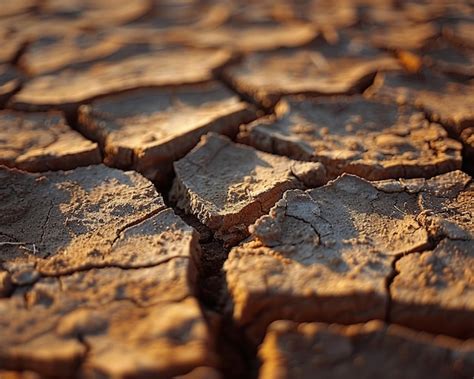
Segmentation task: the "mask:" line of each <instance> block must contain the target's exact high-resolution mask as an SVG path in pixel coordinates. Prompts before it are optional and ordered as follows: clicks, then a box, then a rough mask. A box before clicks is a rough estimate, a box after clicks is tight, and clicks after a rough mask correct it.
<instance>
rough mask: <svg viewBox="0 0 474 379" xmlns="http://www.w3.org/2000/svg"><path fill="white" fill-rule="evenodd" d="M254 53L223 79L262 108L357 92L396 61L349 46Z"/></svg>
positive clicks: (228, 72) (394, 65)
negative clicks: (285, 98) (295, 97)
mask: <svg viewBox="0 0 474 379" xmlns="http://www.w3.org/2000/svg"><path fill="white" fill-rule="evenodd" d="M323 47H325V48H319V46H316V47H315V48H313V49H310V48H304V49H293V50H291V49H287V50H278V51H275V52H265V53H255V54H252V55H249V56H247V57H246V58H245V59H244V60H243V62H241V63H239V64H236V65H233V66H231V67H229V68H227V69H226V70H225V72H224V75H225V78H226V79H227V80H228V81H229V82H231V83H232V85H233V86H234V87H235V88H236V89H237V90H238V91H239V92H240V93H243V94H245V95H247V96H249V97H251V98H253V99H254V100H255V101H257V102H259V103H260V104H262V105H263V106H265V107H271V106H273V105H274V104H275V102H276V101H277V100H278V99H279V97H280V96H282V95H288V94H299V93H311V94H313V93H316V94H324V95H337V94H347V93H353V92H357V91H359V90H360V89H362V88H363V87H365V86H366V85H367V84H368V83H369V82H370V80H372V78H373V77H374V75H375V73H376V72H377V71H379V70H390V69H397V68H398V65H397V63H396V61H395V60H394V59H393V58H391V57H389V56H386V55H384V54H382V53H378V54H375V55H373V53H372V52H370V54H363V53H358V52H357V53H353V52H352V51H351V49H352V47H350V48H348V47H346V46H342V47H340V48H338V47H337V46H330V47H326V46H323Z"/></svg>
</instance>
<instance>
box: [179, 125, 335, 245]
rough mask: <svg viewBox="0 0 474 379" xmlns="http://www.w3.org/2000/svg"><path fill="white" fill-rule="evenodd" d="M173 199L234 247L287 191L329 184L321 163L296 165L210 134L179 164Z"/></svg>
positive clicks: (293, 162) (287, 160)
mask: <svg viewBox="0 0 474 379" xmlns="http://www.w3.org/2000/svg"><path fill="white" fill-rule="evenodd" d="M174 168H175V171H176V179H175V181H174V183H173V187H172V189H171V194H170V195H171V198H172V199H173V200H174V201H176V202H177V205H178V207H179V208H181V209H184V210H185V211H186V213H189V214H193V215H195V216H196V217H197V218H198V219H199V220H200V221H201V222H202V223H203V224H205V225H207V226H208V227H209V228H210V229H212V230H214V231H215V232H216V237H217V238H219V239H222V240H224V242H225V243H227V244H231V243H234V242H237V241H239V240H240V239H242V238H244V237H245V236H246V235H248V231H247V227H248V226H249V225H250V224H252V223H253V222H254V221H255V220H256V219H257V218H258V217H260V216H262V215H263V214H265V212H267V211H268V210H269V209H270V208H271V207H272V206H273V204H275V202H276V201H277V200H278V199H279V198H280V197H281V195H282V194H283V193H284V192H285V191H286V190H288V189H292V188H302V187H303V186H304V185H307V186H313V187H314V186H318V185H321V184H323V183H324V182H325V177H326V175H325V169H324V167H323V166H322V165H321V164H320V163H313V162H297V161H292V160H290V159H287V158H284V157H279V156H275V155H271V154H266V153H262V152H259V151H257V150H255V149H253V148H251V147H248V146H244V145H239V144H234V143H233V142H232V141H231V140H230V139H228V138H227V137H224V136H219V135H216V134H214V133H209V134H208V135H206V136H204V137H203V138H202V139H201V142H200V143H199V144H198V145H197V146H196V147H195V148H194V149H193V150H192V151H191V152H190V153H189V154H188V155H186V156H185V157H184V158H183V159H181V160H180V161H178V162H175V164H174Z"/></svg>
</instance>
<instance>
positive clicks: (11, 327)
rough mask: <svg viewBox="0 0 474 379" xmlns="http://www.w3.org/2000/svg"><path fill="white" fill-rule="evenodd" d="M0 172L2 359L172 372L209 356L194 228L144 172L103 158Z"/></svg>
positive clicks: (124, 373)
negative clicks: (103, 162) (60, 167)
mask: <svg viewBox="0 0 474 379" xmlns="http://www.w3.org/2000/svg"><path fill="white" fill-rule="evenodd" d="M0 177H1V180H0V183H1V186H0V198H1V199H2V201H1V205H0V208H1V212H0V225H1V233H0V239H1V242H0V252H1V259H2V261H1V266H2V268H3V270H5V271H4V272H5V273H6V274H3V273H2V283H3V284H4V285H3V287H5V288H7V287H10V288H9V289H8V288H7V289H8V291H9V292H11V291H13V293H12V294H11V296H10V297H9V298H2V299H0V310H1V311H0V367H1V368H5V369H11V370H26V369H29V370H34V371H37V372H38V373H40V374H42V375H45V376H48V375H49V376H56V377H61V376H62V377H67V376H69V375H72V374H73V373H77V372H83V373H85V376H86V377H97V375H105V376H111V377H129V376H130V375H132V376H133V375H135V376H137V375H138V376H140V375H142V376H143V375H152V376H160V377H161V376H163V377H169V376H173V375H179V374H185V373H187V372H189V371H191V370H193V369H195V368H198V367H213V366H214V364H215V359H214V356H213V353H212V346H211V345H212V344H211V342H212V338H211V335H210V334H209V332H208V329H207V325H206V323H205V321H204V318H203V316H202V314H201V311H200V308H199V305H198V303H197V301H196V300H195V299H194V297H193V296H194V293H195V292H196V289H195V286H196V275H197V262H198V260H199V252H200V249H199V244H198V235H197V234H196V232H195V231H194V230H193V229H192V228H191V227H189V226H188V225H186V224H184V222H183V221H182V220H181V219H180V218H178V217H177V216H175V214H174V213H173V211H172V210H171V209H167V208H166V207H165V205H164V203H163V200H162V198H161V196H160V195H158V194H157V193H156V191H155V189H154V187H153V185H152V184H151V183H150V182H149V181H148V180H146V179H145V178H143V177H141V176H140V175H138V174H136V173H132V172H121V171H118V170H114V169H110V168H107V167H105V166H90V167H88V168H79V169H76V170H73V171H69V172H55V173H47V174H46V175H44V176H39V175H33V174H27V173H23V172H19V171H15V170H9V169H1V170H0ZM32 189H33V190H32ZM18 199H21V201H18ZM12 286H13V289H11V287H12ZM19 286H20V287H19ZM130 325H134V327H133V328H130Z"/></svg>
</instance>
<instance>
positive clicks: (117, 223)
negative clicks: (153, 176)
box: [0, 165, 182, 285]
mask: <svg viewBox="0 0 474 379" xmlns="http://www.w3.org/2000/svg"><path fill="white" fill-rule="evenodd" d="M0 199H1V201H0V231H1V232H0V251H1V254H0V259H1V261H0V263H1V264H2V265H3V268H4V269H6V270H8V271H10V272H11V273H12V281H13V282H14V283H15V284H20V285H21V284H26V283H28V282H32V281H34V280H35V278H37V277H38V275H39V274H40V273H41V274H45V275H59V274H64V273H67V272H73V271H75V270H78V269H87V268H89V267H103V266H107V265H118V266H120V267H136V266H142V265H153V264H157V263H158V262H161V261H162V260H163V259H165V260H166V259H168V258H169V256H168V254H169V253H172V252H173V251H175V252H176V254H179V249H178V246H179V245H178V246H177V250H175V249H173V248H172V247H170V246H172V245H173V244H174V243H175V241H176V240H179V239H181V238H182V233H181V232H180V231H179V228H178V229H177V230H176V231H174V229H173V228H172V227H169V228H168V227H167V226H166V222H163V218H165V220H166V217H165V216H166V212H161V211H164V210H165V205H164V203H163V199H162V197H161V196H160V195H159V194H158V193H157V192H156V190H155V188H154V186H153V184H152V183H151V182H149V181H148V180H147V179H145V178H143V177H142V176H141V175H139V174H137V173H134V172H122V171H119V170H115V169H111V168H108V167H105V166H102V165H98V166H89V167H84V168H77V169H75V170H73V171H67V172H62V171H57V172H48V173H46V174H45V175H43V176H41V175H38V174H28V173H25V172H21V171H17V170H11V169H7V168H0ZM172 225H174V223H172ZM156 228H158V229H159V230H161V233H156ZM131 246H135V248H134V249H131V248H130V247H131ZM139 246H143V247H144V249H143V251H138V250H137V249H136V248H137V247H139ZM145 247H146V248H145ZM163 247H166V249H163Z"/></svg>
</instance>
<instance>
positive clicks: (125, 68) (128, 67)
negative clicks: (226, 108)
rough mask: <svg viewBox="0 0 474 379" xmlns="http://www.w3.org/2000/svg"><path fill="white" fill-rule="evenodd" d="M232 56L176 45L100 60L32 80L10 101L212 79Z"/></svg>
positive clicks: (66, 100)
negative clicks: (132, 55)
mask: <svg viewBox="0 0 474 379" xmlns="http://www.w3.org/2000/svg"><path fill="white" fill-rule="evenodd" d="M229 58H230V54H229V53H228V52H225V51H218V50H193V49H173V50H172V51H168V50H163V51H160V52H155V53H150V54H146V55H138V56H134V57H130V58H127V59H124V60H122V61H117V62H108V63H104V64H100V63H99V64H97V65H94V66H92V67H90V68H89V69H86V70H82V71H70V70H64V71H61V72H60V73H58V74H57V75H45V76H39V77H37V78H34V79H32V80H30V81H29V82H28V83H27V84H26V85H25V86H24V87H23V88H22V90H21V91H20V92H19V93H18V94H17V95H16V96H15V97H14V98H13V99H12V100H11V105H12V107H14V108H20V109H27V110H31V109H34V110H35V109H44V108H49V107H53V108H54V107H58V106H66V105H71V104H78V103H80V102H83V101H86V100H90V99H92V98H95V97H98V96H101V95H107V94H110V93H113V92H120V91H125V90H129V89H135V88H139V87H151V86H166V85H179V84H187V83H198V82H202V81H206V80H209V79H211V78H212V70H214V69H216V68H217V67H219V66H221V65H222V64H224V63H225V62H226V61H227V60H228V59H229ZM157 62H159V64H157ZM176 62H180V64H179V65H176Z"/></svg>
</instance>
